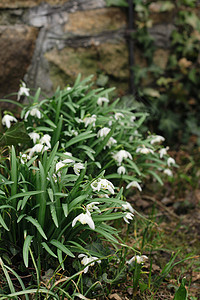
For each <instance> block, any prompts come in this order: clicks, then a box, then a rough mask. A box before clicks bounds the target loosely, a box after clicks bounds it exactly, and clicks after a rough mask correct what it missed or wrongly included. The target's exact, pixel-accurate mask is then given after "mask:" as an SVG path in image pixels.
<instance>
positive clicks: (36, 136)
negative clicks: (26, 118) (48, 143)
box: [28, 132, 40, 144]
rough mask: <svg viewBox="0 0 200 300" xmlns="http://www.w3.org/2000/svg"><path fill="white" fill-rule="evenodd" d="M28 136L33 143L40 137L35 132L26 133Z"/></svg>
mask: <svg viewBox="0 0 200 300" xmlns="http://www.w3.org/2000/svg"><path fill="white" fill-rule="evenodd" d="M28 135H29V136H30V138H31V139H32V140H33V143H34V144H35V143H36V142H37V140H39V139H40V135H39V133H37V132H30V133H29V134H28Z"/></svg>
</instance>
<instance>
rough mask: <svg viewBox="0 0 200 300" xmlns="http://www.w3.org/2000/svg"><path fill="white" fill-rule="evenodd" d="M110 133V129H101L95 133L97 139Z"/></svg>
mask: <svg viewBox="0 0 200 300" xmlns="http://www.w3.org/2000/svg"><path fill="white" fill-rule="evenodd" d="M109 132H110V128H108V127H103V128H101V129H100V130H99V131H98V132H97V137H98V138H99V137H105V136H107V134H108V133H109Z"/></svg>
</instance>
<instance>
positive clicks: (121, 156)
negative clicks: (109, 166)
mask: <svg viewBox="0 0 200 300" xmlns="http://www.w3.org/2000/svg"><path fill="white" fill-rule="evenodd" d="M113 158H114V160H116V161H117V163H118V164H119V165H121V163H122V161H123V159H126V158H130V159H133V158H132V155H131V154H130V153H129V152H128V151H126V150H120V151H119V152H117V153H116V154H114V155H113Z"/></svg>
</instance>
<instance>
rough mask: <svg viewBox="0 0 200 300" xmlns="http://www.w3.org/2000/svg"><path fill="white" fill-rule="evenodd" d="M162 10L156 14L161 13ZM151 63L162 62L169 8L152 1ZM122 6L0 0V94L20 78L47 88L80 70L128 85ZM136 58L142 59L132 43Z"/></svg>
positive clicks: (90, 0)
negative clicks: (154, 48) (165, 10)
mask: <svg viewBox="0 0 200 300" xmlns="http://www.w3.org/2000/svg"><path fill="white" fill-rule="evenodd" d="M159 15H160V14H159ZM152 16H153V20H154V22H153V23H154V25H153V27H152V28H151V29H150V31H151V33H152V35H153V36H154V37H155V38H156V43H157V47H158V50H157V57H155V63H157V64H159V65H160V66H161V67H165V64H166V62H167V55H168V50H167V49H168V48H169V47H170V34H171V31H172V30H173V28H174V27H173V25H172V21H173V14H172V15H171V16H170V18H169V15H166V14H161V17H160V18H159V17H158V13H157V11H156V6H152ZM126 28H127V15H126V11H125V10H124V9H120V8H117V7H106V3H105V2H104V0H68V1H66V0H45V1H44V0H43V1H42V0H27V1H26V0H1V1H0V45H1V47H0V61H1V68H0V97H3V96H4V95H6V94H9V93H12V92H16V91H17V90H18V88H19V84H20V80H24V81H25V82H26V83H27V85H28V86H29V87H33V88H37V87H41V88H42V90H43V91H44V92H45V93H47V94H51V93H52V92H53V90H55V88H56V87H57V86H58V85H60V86H61V87H64V86H66V85H67V84H72V83H73V82H74V79H75V78H76V76H77V74H78V73H81V74H82V75H83V77H84V76H86V75H90V74H94V79H95V80H97V84H98V85H102V84H104V83H105V82H106V81H108V84H110V85H111V86H117V93H118V94H119V95H120V94H123V93H125V91H127V90H128V78H129V66H128V55H129V54H128V47H127V40H126V36H127V34H126V31H127V30H126ZM134 55H135V60H136V62H137V63H138V62H139V63H141V64H144V60H143V58H142V53H140V51H139V49H136V51H135V53H134Z"/></svg>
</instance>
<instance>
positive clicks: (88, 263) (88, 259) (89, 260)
mask: <svg viewBox="0 0 200 300" xmlns="http://www.w3.org/2000/svg"><path fill="white" fill-rule="evenodd" d="M78 258H83V259H82V260H81V263H82V265H84V266H86V267H85V268H84V273H87V271H88V269H89V267H90V266H94V264H95V262H97V263H98V264H100V263H101V260H100V259H98V258H97V257H95V256H90V257H88V256H87V255H85V254H79V255H78Z"/></svg>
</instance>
